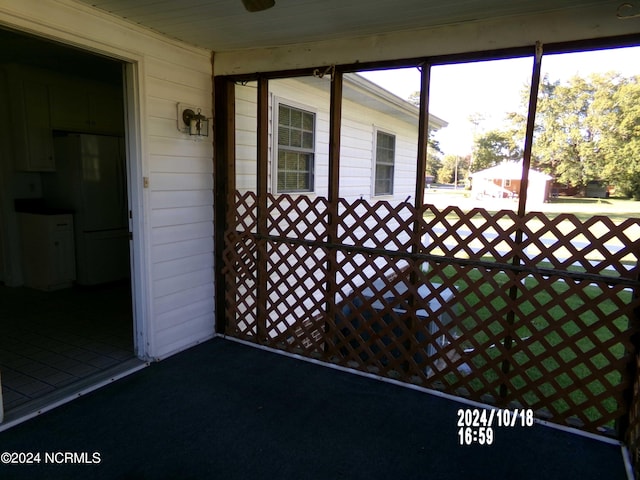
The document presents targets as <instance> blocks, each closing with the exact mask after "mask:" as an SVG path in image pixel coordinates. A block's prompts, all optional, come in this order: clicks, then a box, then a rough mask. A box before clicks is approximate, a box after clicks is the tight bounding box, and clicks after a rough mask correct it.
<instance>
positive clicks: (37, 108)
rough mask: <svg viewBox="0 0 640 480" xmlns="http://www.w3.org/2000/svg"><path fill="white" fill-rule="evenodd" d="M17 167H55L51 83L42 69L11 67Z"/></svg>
mask: <svg viewBox="0 0 640 480" xmlns="http://www.w3.org/2000/svg"><path fill="white" fill-rule="evenodd" d="M7 72H8V86H9V87H8V88H9V92H8V97H9V98H10V105H11V108H10V112H11V126H12V128H13V133H14V134H13V137H12V139H13V148H14V167H15V169H16V170H19V171H28V172H51V171H54V170H55V157H54V154H53V138H52V134H51V122H50V111H51V110H50V108H51V106H50V102H49V100H50V98H49V87H48V85H47V83H46V81H44V80H43V76H42V75H41V73H40V72H39V71H33V70H31V69H28V68H23V67H13V68H11V67H10V68H8V69H7Z"/></svg>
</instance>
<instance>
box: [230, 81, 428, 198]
mask: <svg viewBox="0 0 640 480" xmlns="http://www.w3.org/2000/svg"><path fill="white" fill-rule="evenodd" d="M312 83H313V84H309V83H308V80H306V81H305V82H301V81H299V80H297V79H295V78H291V79H285V80H273V81H270V82H269V93H270V95H269V179H268V184H267V185H268V190H269V192H273V193H275V191H276V190H275V184H274V178H273V172H274V171H275V170H274V169H275V166H276V163H275V162H276V157H275V152H274V149H273V145H274V140H273V134H274V130H273V124H272V121H271V119H272V118H273V115H274V101H275V102H277V101H279V102H282V103H284V104H287V105H290V106H293V107H297V108H302V109H304V110H307V111H311V112H314V113H315V115H316V129H315V189H314V192H313V193H312V194H308V195H310V196H311V197H315V196H324V197H326V196H327V194H328V173H329V81H328V80H315V81H312ZM255 92H256V90H255V86H254V85H251V84H249V85H247V86H241V85H239V86H236V131H237V134H236V182H237V188H238V190H240V191H242V192H244V191H247V190H253V191H255V188H256V187H255V186H256V177H255V176H256V137H255V128H256V93H255ZM378 129H380V130H382V131H384V132H386V133H390V134H392V135H395V137H396V152H395V153H396V156H395V172H394V189H393V195H389V196H374V191H373V180H374V158H375V135H376V131H377V130H378ZM341 133H342V138H341V145H340V190H339V196H340V197H341V198H345V199H347V200H349V201H353V200H356V199H359V198H363V199H366V200H367V201H369V202H376V201H378V200H389V201H391V202H394V203H396V202H398V201H404V200H406V199H407V197H411V198H412V199H413V197H414V195H415V179H416V159H417V148H418V143H417V142H418V119H417V117H416V118H415V122H407V121H403V120H401V119H398V118H396V117H394V116H392V115H388V114H385V113H382V112H380V111H378V110H375V109H372V108H370V107H367V106H363V105H360V104H358V103H356V102H354V101H351V100H349V99H347V98H345V99H344V100H343V106H342V129H341ZM305 195H307V194H305Z"/></svg>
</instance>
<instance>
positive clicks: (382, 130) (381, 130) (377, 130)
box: [371, 126, 398, 198]
mask: <svg viewBox="0 0 640 480" xmlns="http://www.w3.org/2000/svg"><path fill="white" fill-rule="evenodd" d="M381 134H382V135H386V136H388V137H392V138H393V164H392V165H391V167H392V169H391V191H390V192H383V193H377V192H376V184H377V179H378V136H379V135H381ZM397 152H398V135H397V134H396V133H395V132H392V131H391V130H389V129H385V128H379V127H375V126H374V129H373V152H372V153H373V154H372V157H373V175H372V182H371V196H372V197H375V198H380V197H393V194H394V187H395V180H396V163H397ZM381 165H383V166H389V165H388V164H381Z"/></svg>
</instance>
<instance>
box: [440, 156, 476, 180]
mask: <svg viewBox="0 0 640 480" xmlns="http://www.w3.org/2000/svg"><path fill="white" fill-rule="evenodd" d="M456 170H457V180H458V181H461V180H464V179H465V178H467V176H468V174H469V157H466V158H465V157H461V156H459V155H445V157H444V158H443V159H442V162H441V167H440V169H439V170H438V175H437V178H438V182H439V183H454V182H455V180H456Z"/></svg>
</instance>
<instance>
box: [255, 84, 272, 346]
mask: <svg viewBox="0 0 640 480" xmlns="http://www.w3.org/2000/svg"><path fill="white" fill-rule="evenodd" d="M257 117H258V138H257V150H258V151H257V159H258V165H257V177H258V179H257V181H258V184H257V186H256V188H257V196H258V212H257V220H258V225H257V233H258V241H257V247H258V249H257V261H258V264H257V272H256V274H257V301H258V312H257V314H258V325H257V332H258V343H263V342H265V343H268V332H267V317H268V316H269V312H268V310H267V303H268V293H267V277H268V269H267V262H268V253H267V240H266V236H267V234H268V230H267V216H268V213H267V173H268V161H269V151H268V148H269V80H267V79H266V78H264V77H260V78H258V112H257Z"/></svg>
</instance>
